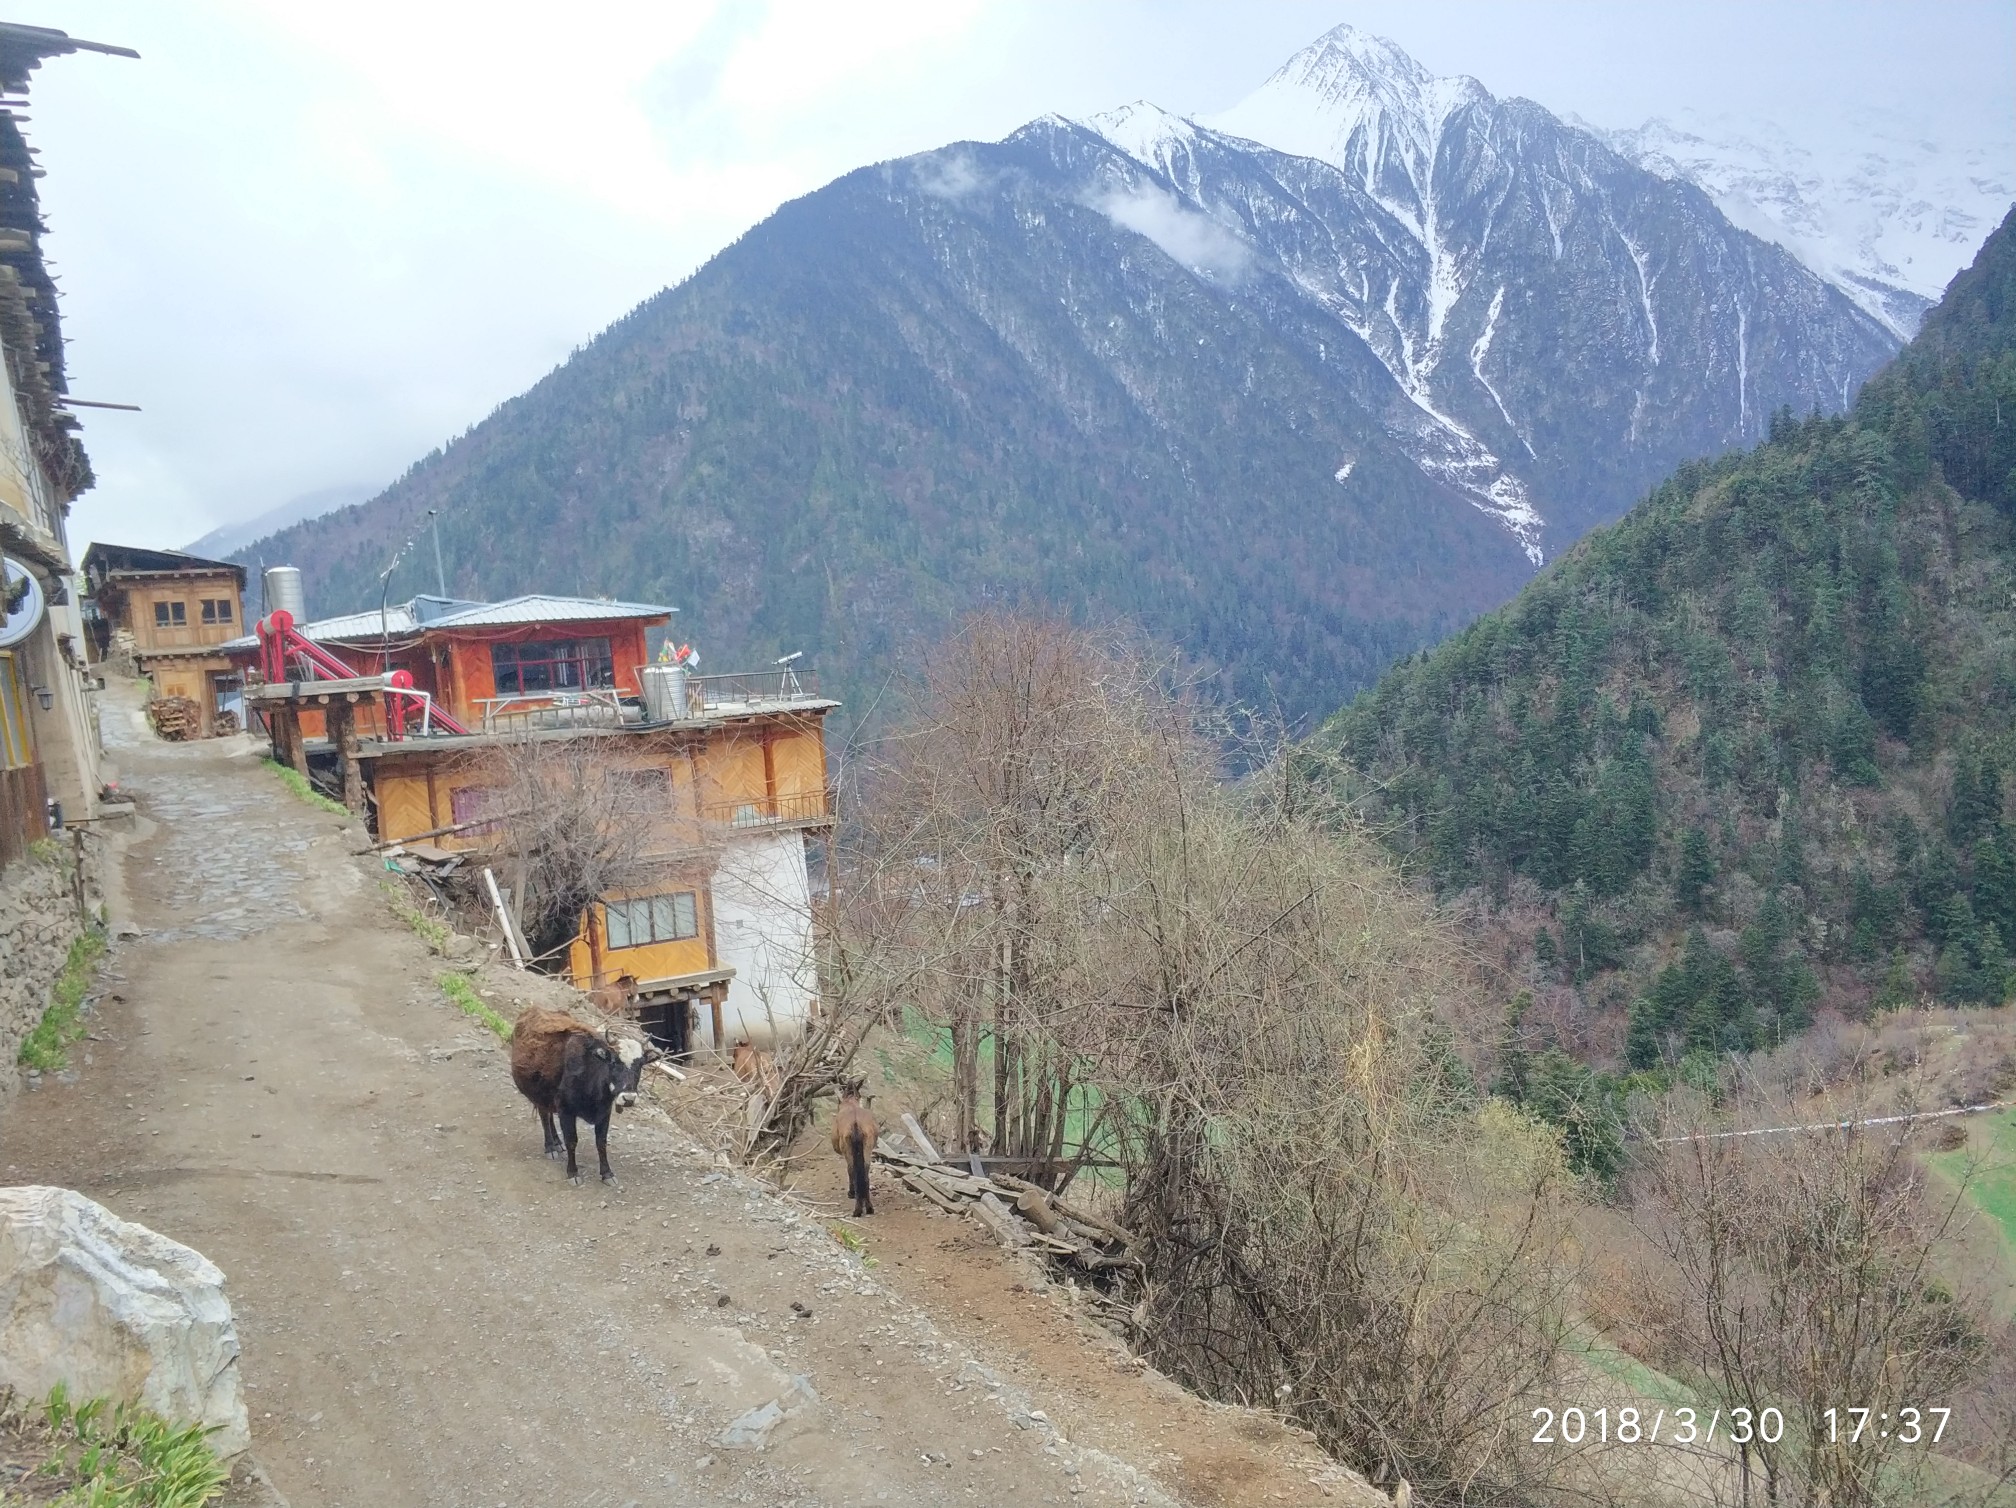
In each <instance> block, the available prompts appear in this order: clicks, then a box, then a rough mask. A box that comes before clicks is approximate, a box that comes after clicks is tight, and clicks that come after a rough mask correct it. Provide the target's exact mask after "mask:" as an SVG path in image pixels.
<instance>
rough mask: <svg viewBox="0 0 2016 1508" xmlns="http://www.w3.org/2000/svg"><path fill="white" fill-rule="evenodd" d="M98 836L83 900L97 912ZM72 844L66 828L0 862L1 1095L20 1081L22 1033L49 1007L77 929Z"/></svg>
mask: <svg viewBox="0 0 2016 1508" xmlns="http://www.w3.org/2000/svg"><path fill="white" fill-rule="evenodd" d="M102 841H103V840H102V839H99V838H95V837H91V838H86V839H85V849H84V852H85V880H86V890H85V902H86V904H87V905H89V906H90V907H91V909H92V912H93V914H94V915H95V914H97V912H98V909H99V906H100V898H99V895H98V889H97V885H96V878H97V876H96V873H95V871H96V869H97V867H98V854H99V850H100V847H101V845H102ZM76 851H77V850H76V848H75V846H74V845H73V842H72V840H71V838H70V836H69V834H67V833H58V834H57V835H56V836H55V837H53V838H52V839H50V840H49V841H48V842H47V843H40V844H37V845H36V847H35V849H34V851H32V852H31V853H30V854H29V855H28V856H27V857H26V858H22V859H18V860H16V861H15V862H14V863H12V864H9V865H8V866H7V867H6V868H5V869H0V1096H4V1095H7V1094H11V1093H12V1092H13V1091H14V1089H15V1088H16V1087H17V1086H18V1085H19V1083H20V1074H19V1072H18V1071H17V1070H16V1068H15V1066H14V1060H15V1056H16V1054H18V1053H19V1052H20V1051H21V1039H22V1038H23V1037H25V1036H26V1035H27V1034H28V1033H29V1032H30V1031H32V1030H33V1029H34V1027H35V1023H36V1022H38V1021H40V1020H41V1019H42V1012H43V1011H45V1010H46V1009H48V1006H49V991H50V988H51V987H52V986H53V985H54V984H55V983H56V976H57V975H58V974H60V973H62V972H63V963H64V960H65V959H67V958H68V957H69V956H70V944H71V943H72V942H74V941H75V940H76V939H77V936H78V933H79V932H80V931H81V930H82V926H81V923H80V922H79V920H78V916H77V900H76V897H75V895H74V894H73V893H72V891H71V880H70V874H71V865H72V863H73V862H74V855H75V854H76Z"/></svg>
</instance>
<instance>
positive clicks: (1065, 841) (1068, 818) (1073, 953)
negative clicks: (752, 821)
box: [862, 614, 1200, 1186]
mask: <svg viewBox="0 0 2016 1508" xmlns="http://www.w3.org/2000/svg"><path fill="white" fill-rule="evenodd" d="M1168 668H1169V667H1168V666H1167V665H1166V664H1165V663H1161V662H1158V661H1156V660H1154V659H1152V658H1150V657H1149V656H1147V655H1146V654H1144V653H1142V652H1141V651H1139V650H1138V648H1136V647H1134V646H1132V645H1130V644H1129V643H1128V642H1126V641H1125V640H1124V639H1123V638H1121V637H1120V636H1118V635H1115V634H1107V633H1099V632H1094V631H1090V630H1086V629H1081V628H1074V627H1072V626H1069V625H1065V624H1059V623H1052V622H1044V621H1039V620H1033V619H1028V618H1020V617H1014V616H1010V615H1002V614H988V615H982V616H979V617H976V618H974V619H971V620H969V621H968V622H967V623H966V625H965V626H964V627H963V629H962V630H961V632H960V633H959V634H958V635H957V636H956V637H954V638H953V639H952V640H950V641H949V642H948V643H947V644H945V645H944V646H942V647H941V649H940V650H939V651H938V653H937V654H936V655H935V656H934V657H933V658H932V659H931V661H930V662H929V664H928V665H927V667H926V669H925V672H924V674H923V676H922V678H921V681H920V683H919V684H918V686H917V687H916V689H915V692H914V703H915V716H914V717H913V720H912V721H911V723H910V724H909V725H908V726H907V727H906V728H904V729H903V730H902V731H901V732H900V733H899V734H898V735H897V736H896V737H895V738H893V739H892V740H890V742H889V743H888V744H887V745H886V746H885V747H884V749H883V750H882V751H881V752H880V754H879V756H878V757H877V758H876V759H874V760H873V761H872V768H871V769H870V771H869V772H868V774H867V776H866V777H865V780H864V787H865V795H864V800H865V801H866V803H867V805H868V811H869V815H868V818H867V826H868V831H867V833H866V842H865V845H864V848H863V851H862V854H863V857H865V858H867V859H868V860H869V861H870V862H872V863H873V865H874V866H875V868H876V870H877V872H878V875H879V876H880V884H879V889H880V891H881V894H882V898H883V902H884V907H885V909H884V910H883V911H882V912H881V913H880V915H881V916H882V917H883V918H884V919H885V920H890V921H896V922H899V923H901V924H903V925H905V926H907V927H908V929H909V930H910V931H911V932H912V933H913V942H914V944H915V946H917V947H920V948H923V949H925V950H928V951H929V952H930V954H931V955H932V956H933V957H934V959H935V961H936V964H937V967H936V968H935V969H934V970H933V971H932V973H931V975H930V977H929V978H928V979H924V980H920V986H921V987H920V990H919V992H918V994H917V995H916V996H915V998H914V1003H915V1004H916V1005H917V1006H918V1007H919V1008H920V1009H922V1010H923V1011H924V1013H925V1014H926V1015H927V1016H928V1017H930V1018H931V1019H933V1020H935V1021H938V1022H940V1023H941V1024H943V1025H944V1026H946V1027H947V1028H948V1030H949V1034H950V1037H951V1043H952V1059H953V1089H954V1106H955V1114H956V1120H957V1124H956V1128H955V1130H954V1132H953V1138H952V1139H953V1142H954V1144H955V1145H956V1147H957V1148H958V1149H959V1150H961V1151H977V1150H982V1149H983V1147H985V1148H987V1149H991V1150H992V1151H994V1152H995V1153H997V1154H999V1155H1001V1156H1006V1157H1014V1158H1018V1159H1026V1160H1027V1164H1028V1168H1027V1170H1028V1172H1029V1174H1030V1176H1031V1177H1032V1178H1033V1179H1034V1180H1035V1181H1037V1182H1040V1183H1043V1184H1045V1185H1046V1186H1048V1185H1054V1184H1056V1183H1058V1182H1060V1181H1064V1180H1068V1177H1069V1170H1070V1167H1071V1166H1072V1164H1073V1163H1074V1161H1075V1159H1074V1158H1073V1157H1072V1156H1071V1155H1070V1153H1071V1151H1073V1150H1082V1149H1069V1148H1067V1136H1068V1134H1069V1132H1068V1128H1069V1126H1070V1125H1071V1123H1072V1121H1073V1117H1074V1105H1077V1106H1079V1107H1081V1108H1082V1105H1083V1103H1084V1095H1083V1093H1082V1085H1083V1070H1084V1067H1085V1057H1084V1054H1085V1051H1086V1049H1087V1046H1088V1044H1087V1043H1086V1041H1085V1040H1084V1039H1083V1037H1082V1034H1080V1033H1079V1032H1077V1030H1076V1027H1077V1025H1078V1023H1079V1022H1080V1021H1081V1020H1082V1019H1083V1013H1082V1009H1081V1000H1082V993H1081V982H1082V981H1081V978H1080V976H1081V974H1082V965H1083V960H1084V954H1083V949H1082V947H1081V946H1079V944H1080V942H1081V940H1082V934H1083V931H1084V928H1085V925H1086V923H1087V920H1088V918H1087V917H1086V916H1085V915H1084V914H1083V912H1082V907H1083V905H1084V904H1085V897H1084V895H1083V894H1082V892H1081V887H1080V886H1078V885H1077V884H1076V883H1075V882H1073V881H1072V880H1071V878H1070V876H1071V875H1072V872H1073V870H1074V868H1078V867H1082V866H1083V865H1084V864H1085V863H1086V862H1087V861H1088V859H1089V858H1090V856H1092V855H1094V854H1096V853H1097V852H1098V851H1099V850H1100V849H1101V848H1102V847H1103V846H1104V845H1105V844H1106V843H1107V841H1108V839H1109V835H1110V834H1111V833H1112V832H1113V831H1114V830H1115V829H1116V828H1117V827H1120V826H1124V825H1125V824H1126V823H1128V822H1129V821H1132V820H1133V808H1134V805H1135V802H1136V800H1137V797H1138V795H1139V789H1138V788H1139V785H1140V781H1141V776H1142V774H1143V772H1144V770H1146V769H1147V768H1149V765H1148V760H1149V757H1150V755H1151V746H1152V745H1154V744H1155V742H1156V740H1157V739H1158V738H1161V739H1163V740H1164V741H1165V742H1166V741H1168V740H1177V741H1179V742H1181V743H1182V745H1183V747H1184V748H1185V750H1186V752H1187V753H1188V754H1191V755H1195V754H1196V753H1197V752H1198V749H1199V747H1200V746H1199V745H1198V744H1197V741H1196V740H1195V739H1194V738H1192V737H1190V736H1189V735H1188V730H1187V729H1186V728H1184V727H1183V726H1182V723H1181V719H1182V716H1183V711H1184V709H1183V707H1182V705H1181V703H1180V702H1178V701H1176V700H1175V699H1173V698H1172V697H1171V695H1170V692H1169V688H1168V685H1167V672H1168ZM891 900H894V901H896V902H897V903H898V906H899V909H898V911H896V912H894V913H891V912H890V911H888V910H887V909H886V906H887V903H888V902H889V901H891ZM983 1054H984V1055H985V1056H989V1057H991V1059H992V1063H991V1068H992V1072H991V1075H990V1078H991V1082H990V1083H989V1084H987V1085H985V1086H983V1084H982V1082H981V1080H982V1075H981V1060H982V1057H983ZM983 1088H984V1092H983ZM990 1112H991V1113H990ZM1081 1129H1082V1128H1081Z"/></svg>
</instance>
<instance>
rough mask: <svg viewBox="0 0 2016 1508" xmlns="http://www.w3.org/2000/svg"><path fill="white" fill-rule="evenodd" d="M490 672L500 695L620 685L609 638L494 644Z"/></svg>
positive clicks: (491, 652)
mask: <svg viewBox="0 0 2016 1508" xmlns="http://www.w3.org/2000/svg"><path fill="white" fill-rule="evenodd" d="M490 669H491V672H492V674H493V675H494V676H495V677H496V681H497V694H498V695H499V696H520V695H524V694H527V693H533V694H536V693H538V692H542V691H586V690H590V689H592V688H594V687H598V686H614V685H615V684H616V661H615V657H614V656H613V655H611V654H610V652H609V641H608V640H607V639H535V640H530V641H528V642H526V643H524V644H492V645H491V646H490Z"/></svg>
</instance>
